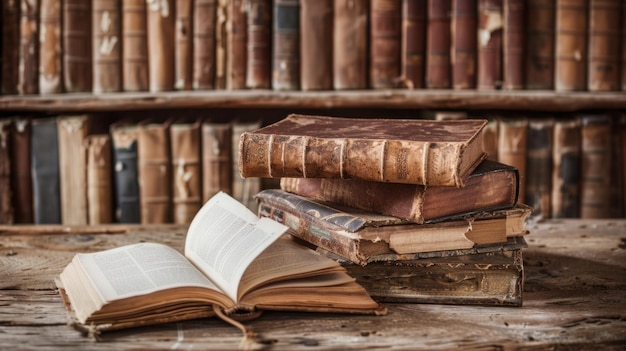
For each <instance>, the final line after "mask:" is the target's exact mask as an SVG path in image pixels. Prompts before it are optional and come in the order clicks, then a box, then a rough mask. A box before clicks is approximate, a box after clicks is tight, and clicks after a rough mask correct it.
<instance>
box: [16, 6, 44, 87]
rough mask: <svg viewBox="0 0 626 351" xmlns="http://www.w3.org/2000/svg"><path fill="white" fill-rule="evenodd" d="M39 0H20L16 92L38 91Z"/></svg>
mask: <svg viewBox="0 0 626 351" xmlns="http://www.w3.org/2000/svg"><path fill="white" fill-rule="evenodd" d="M38 23H39V0H20V38H21V40H20V53H19V56H20V58H19V60H20V63H19V66H17V67H18V72H19V80H18V94H22V95H26V94H37V93H39V26H38Z"/></svg>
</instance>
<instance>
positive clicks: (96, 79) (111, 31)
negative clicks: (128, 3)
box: [92, 0, 122, 93]
mask: <svg viewBox="0 0 626 351" xmlns="http://www.w3.org/2000/svg"><path fill="white" fill-rule="evenodd" d="M92 4H93V5H92V6H93V7H92V11H93V18H92V24H93V27H92V34H93V92H94V93H108V92H116V91H121V90H122V32H121V31H122V23H121V21H122V14H121V2H120V1H118V0H114V1H110V0H94V1H93V2H92Z"/></svg>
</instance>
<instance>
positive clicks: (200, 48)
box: [192, 0, 217, 90]
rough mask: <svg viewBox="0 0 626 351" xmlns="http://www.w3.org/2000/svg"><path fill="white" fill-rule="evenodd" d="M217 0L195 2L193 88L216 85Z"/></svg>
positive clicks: (199, 88) (209, 87)
mask: <svg viewBox="0 0 626 351" xmlns="http://www.w3.org/2000/svg"><path fill="white" fill-rule="evenodd" d="M216 3H217V0H196V1H194V3H193V6H194V10H193V31H192V33H193V89H195V90H203V89H213V88H214V87H215V27H216V24H215V20H216Z"/></svg>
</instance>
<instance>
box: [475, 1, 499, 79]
mask: <svg viewBox="0 0 626 351" xmlns="http://www.w3.org/2000/svg"><path fill="white" fill-rule="evenodd" d="M502 1H503V0H478V78H477V79H478V80H477V82H476V87H477V89H479V90H494V89H500V88H501V87H502V28H503V26H504V18H503V12H502V11H503V3H502Z"/></svg>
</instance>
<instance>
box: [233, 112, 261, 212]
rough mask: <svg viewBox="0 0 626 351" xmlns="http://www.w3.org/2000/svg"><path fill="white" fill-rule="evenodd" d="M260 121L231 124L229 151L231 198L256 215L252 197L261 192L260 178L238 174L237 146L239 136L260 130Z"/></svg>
mask: <svg viewBox="0 0 626 351" xmlns="http://www.w3.org/2000/svg"><path fill="white" fill-rule="evenodd" d="M261 125H262V123H261V121H260V120H251V121H244V120H239V121H234V122H233V135H232V137H231V142H232V146H231V150H232V153H231V155H232V158H233V159H232V162H231V165H230V166H231V168H232V171H231V174H232V187H233V193H232V195H233V197H234V198H235V199H236V200H237V201H239V202H241V203H242V204H244V205H245V206H246V207H248V208H249V209H253V210H254V211H253V212H255V213H256V209H257V203H256V200H255V199H254V196H255V195H256V194H257V193H258V192H259V191H261V178H257V177H252V178H250V177H242V176H241V174H240V173H239V169H240V166H239V157H240V156H239V154H240V153H239V152H238V150H239V145H240V140H241V136H242V134H243V133H245V132H250V131H254V130H258V129H259V128H261Z"/></svg>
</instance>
